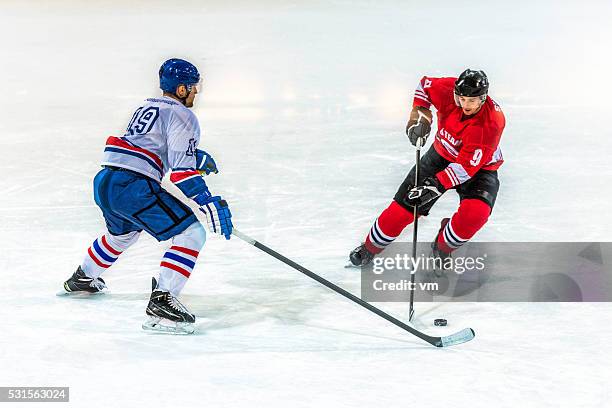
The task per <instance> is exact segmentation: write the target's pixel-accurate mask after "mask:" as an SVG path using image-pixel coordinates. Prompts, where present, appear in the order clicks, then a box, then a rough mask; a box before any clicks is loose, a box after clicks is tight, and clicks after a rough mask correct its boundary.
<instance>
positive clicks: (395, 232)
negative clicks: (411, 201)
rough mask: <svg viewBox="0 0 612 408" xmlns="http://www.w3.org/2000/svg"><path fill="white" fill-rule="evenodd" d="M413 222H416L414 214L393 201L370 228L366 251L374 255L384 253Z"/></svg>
mask: <svg viewBox="0 0 612 408" xmlns="http://www.w3.org/2000/svg"><path fill="white" fill-rule="evenodd" d="M412 221H414V215H413V214H412V212H410V211H408V210H407V209H405V208H404V207H402V206H401V205H399V204H398V203H397V202H396V201H392V202H391V204H390V205H389V207H387V208H386V209H385V210H384V211H383V212H382V213H381V214H380V215H379V216H378V218H377V219H376V220H375V221H374V225H372V228H370V232H369V234H368V236H367V237H366V240H365V246H366V249H367V250H368V251H370V252H371V253H373V254H378V253H380V252H382V251H383V249H385V248H386V247H387V245H389V244H390V243H392V242H393V241H395V239H396V238H397V237H398V236H399V235H400V234H401V233H402V231H403V230H404V228H406V227H407V226H408V225H409V224H411V223H412Z"/></svg>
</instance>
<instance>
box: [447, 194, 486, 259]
mask: <svg viewBox="0 0 612 408" xmlns="http://www.w3.org/2000/svg"><path fill="white" fill-rule="evenodd" d="M490 214H491V207H489V205H488V204H487V203H485V202H484V201H482V200H478V199H475V198H468V199H465V200H462V201H461V203H460V204H459V208H458V209H457V212H456V213H455V214H453V217H452V218H451V220H450V222H448V223H447V224H446V227H444V228H443V229H442V230H441V231H440V232H439V233H438V239H437V241H438V248H440V249H441V250H442V251H444V252H446V253H447V254H450V253H451V252H453V251H454V250H455V249H457V248H459V247H460V246H461V245H463V244H465V243H466V242H467V241H469V240H470V238H472V237H473V236H474V235H475V234H476V233H477V232H478V230H480V229H481V228H482V227H483V226H484V225H485V224H486V222H487V220H488V219H489V215H490Z"/></svg>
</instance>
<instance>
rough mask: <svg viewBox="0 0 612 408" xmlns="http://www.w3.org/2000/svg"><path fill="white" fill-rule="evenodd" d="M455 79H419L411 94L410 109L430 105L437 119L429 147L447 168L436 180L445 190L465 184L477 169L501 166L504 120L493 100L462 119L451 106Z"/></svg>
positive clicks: (460, 111)
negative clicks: (436, 127) (436, 129)
mask: <svg viewBox="0 0 612 408" xmlns="http://www.w3.org/2000/svg"><path fill="white" fill-rule="evenodd" d="M455 80H456V78H430V77H426V76H425V77H423V79H421V82H420V83H419V86H418V87H417V89H416V91H415V93H414V101H413V106H423V107H425V108H429V107H430V106H431V105H433V106H434V107H435V108H436V110H437V111H438V112H437V116H438V132H437V133H436V137H435V140H434V144H433V147H434V149H436V151H437V152H438V153H439V154H440V155H441V156H442V157H444V158H445V159H446V160H448V161H450V162H451V164H450V165H449V166H448V167H447V168H446V169H444V170H442V171H441V172H439V173H438V174H437V175H436V177H437V178H438V180H440V183H442V185H443V186H444V187H445V188H447V189H448V188H452V187H455V186H457V185H459V184H461V183H464V182H466V181H467V180H469V179H470V178H471V177H473V176H474V174H476V172H477V171H478V170H480V169H483V170H497V169H498V168H499V166H501V164H502V163H503V161H504V160H503V157H502V153H501V149H500V147H499V140H500V139H501V135H502V132H503V130H504V127H505V126H506V119H505V118H504V114H503V113H502V111H501V108H500V107H499V105H497V104H496V103H495V102H494V101H493V99H491V98H490V97H488V96H487V100H486V101H485V103H484V104H483V105H482V107H481V108H480V110H479V111H478V112H477V113H476V114H475V115H471V116H469V117H465V116H464V114H463V111H462V109H461V107H459V106H457V104H456V103H455V96H454V86H455Z"/></svg>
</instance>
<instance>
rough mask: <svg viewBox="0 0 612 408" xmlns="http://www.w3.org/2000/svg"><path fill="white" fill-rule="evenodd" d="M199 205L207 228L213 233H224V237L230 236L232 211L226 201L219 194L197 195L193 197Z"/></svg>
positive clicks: (228, 237)
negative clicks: (211, 195)
mask: <svg viewBox="0 0 612 408" xmlns="http://www.w3.org/2000/svg"><path fill="white" fill-rule="evenodd" d="M194 200H195V202H197V203H198V204H199V205H200V211H202V212H203V213H204V214H205V215H206V221H207V224H208V230H209V231H210V232H212V233H213V234H219V235H224V236H225V239H230V237H231V236H232V228H233V225H232V213H231V212H230V210H229V206H228V205H227V201H225V200H223V199H222V198H221V197H220V196H214V197H210V196H206V195H202V194H201V195H199V196H197V197H195V198H194Z"/></svg>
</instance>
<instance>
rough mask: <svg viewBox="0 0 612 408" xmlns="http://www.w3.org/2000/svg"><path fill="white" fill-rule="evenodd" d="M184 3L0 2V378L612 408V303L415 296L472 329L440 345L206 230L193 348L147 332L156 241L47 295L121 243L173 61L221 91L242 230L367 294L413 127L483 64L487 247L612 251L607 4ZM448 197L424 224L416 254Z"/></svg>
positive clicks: (73, 388)
mask: <svg viewBox="0 0 612 408" xmlns="http://www.w3.org/2000/svg"><path fill="white" fill-rule="evenodd" d="M170 3H171V2H161V1H147V2H137V3H134V2H132V4H131V5H129V6H128V5H126V4H124V2H119V1H116V2H115V1H104V2H87V3H85V2H82V3H81V2H69V1H58V2H53V3H50V2H42V1H41V2H35V1H32V2H18V1H14V2H11V1H5V2H2V4H0V44H1V45H2V47H1V49H2V53H3V58H2V71H1V72H2V79H3V81H2V83H3V97H2V98H1V99H0V115H1V119H0V134H1V137H0V151H1V152H2V157H3V160H2V161H1V162H0V174H1V177H0V220H1V222H0V232H1V234H0V248H2V256H1V257H0V299H2V307H1V308H0V319H1V321H2V327H3V329H2V334H1V335H0V367H1V369H0V386H70V399H71V402H70V405H71V406H79V407H81V406H83V407H92V408H93V407H109V406H116V407H128V406H129V407H166V406H174V407H194V406H202V407H264V406H274V407H276V406H278V407H286V406H291V407H328V406H329V407H407V406H410V407H432V408H433V407H448V406H452V407H468V406H469V407H492V406H496V407H513V408H514V407H527V406H528V407H603V406H609V404H610V400H611V397H612V395H611V393H610V391H609V389H610V381H611V380H612V374H611V372H610V367H611V363H612V359H611V358H610V353H609V350H608V345H609V339H610V337H611V336H612V326H611V325H610V324H609V320H610V315H611V313H612V306H611V305H610V304H606V303H600V304H589V303H580V304H576V303H565V304H559V303H540V304H527V303H446V304H431V303H421V304H418V305H417V321H416V322H415V325H416V327H417V328H419V329H421V330H425V331H427V332H428V333H432V334H436V335H440V334H446V333H449V332H451V331H456V330H458V329H461V328H463V327H468V326H470V327H473V328H474V329H475V331H476V338H475V339H474V340H473V341H472V342H470V343H467V344H464V345H462V346H457V347H454V348H450V349H435V348H433V347H430V346H428V345H427V344H425V343H423V342H421V341H420V340H418V339H416V338H414V337H412V336H410V335H409V334H407V333H405V332H403V331H402V330H400V329H399V328H396V327H395V326H392V325H390V324H389V323H387V322H385V321H384V320H382V319H379V318H378V317H376V316H374V315H372V314H370V313H368V312H367V311H365V310H363V309H361V308H359V307H358V306H356V305H354V304H352V303H351V302H349V301H346V300H345V299H343V298H341V297H340V296H338V295H336V294H335V293H333V292H330V291H329V290H327V289H326V288H324V287H321V286H320V285H318V284H317V283H316V282H314V281H312V280H310V279H308V278H306V277H305V276H303V275H301V274H299V273H298V272H296V271H294V270H292V269H290V268H288V267H287V266H285V265H283V264H282V263H280V262H278V261H276V260H274V259H273V258H271V257H269V256H267V255H265V254H263V253H262V252H260V251H258V250H257V249H255V248H253V247H250V246H248V245H246V244H245V243H243V242H241V241H239V240H237V239H232V240H231V241H229V242H226V241H225V240H223V239H220V238H217V237H212V236H209V240H208V242H207V244H206V247H205V249H204V251H203V252H202V254H201V256H200V259H199V262H198V265H197V266H196V269H195V271H194V273H193V275H192V277H191V279H190V282H189V283H188V285H187V286H186V288H185V291H184V295H183V297H182V299H183V300H184V303H185V304H187V305H188V306H189V307H191V308H192V310H193V311H194V312H195V313H196V315H197V316H198V322H197V325H198V327H197V333H196V334H195V335H193V336H186V337H179V336H164V335H151V334H147V333H144V332H142V331H141V329H140V324H141V323H142V321H143V318H144V308H145V306H146V302H147V299H148V296H149V290H150V277H151V276H154V275H156V274H157V269H158V264H159V259H160V257H161V255H162V254H163V252H164V249H165V248H166V245H165V244H163V243H162V244H160V243H157V242H156V241H155V240H153V239H152V238H150V237H145V236H143V237H141V240H140V241H139V243H138V244H136V245H135V246H134V247H133V248H131V249H129V250H128V251H127V253H126V254H124V255H123V257H122V258H121V259H120V260H119V261H118V262H117V263H116V265H115V266H113V268H112V269H110V270H109V271H108V272H107V273H105V275H104V278H105V279H106V280H107V283H108V285H109V287H110V290H111V293H110V294H108V295H107V296H104V297H96V298H94V299H74V298H68V299H67V298H58V297H56V296H55V292H56V291H57V290H59V288H60V286H61V283H62V281H63V280H65V279H66V278H67V277H68V276H69V275H70V274H71V273H72V272H73V270H74V269H75V267H76V266H77V265H78V264H79V263H80V262H81V260H82V258H83V255H84V252H85V250H86V249H87V247H88V245H90V243H91V241H93V240H94V239H95V238H96V237H97V236H98V235H100V234H101V233H102V232H103V231H104V224H103V221H102V218H101V216H100V213H99V211H98V209H97V207H96V206H95V205H94V203H93V198H92V178H93V176H94V175H95V173H96V172H97V171H98V169H99V162H100V159H101V156H102V150H103V146H104V142H105V139H106V137H107V136H108V135H110V134H115V135H116V134H121V133H122V130H123V129H124V128H125V126H126V124H127V122H128V121H129V118H130V117H131V115H132V112H133V110H134V109H135V108H136V107H138V105H139V103H140V102H141V100H143V99H145V98H147V97H150V96H154V95H157V94H158V90H157V87H156V82H157V69H158V67H159V65H160V63H161V62H162V61H163V60H165V59H166V58H169V57H183V58H187V59H189V60H191V61H193V62H194V63H196V65H198V66H199V68H200V69H201V71H202V72H203V73H204V78H205V88H204V92H203V93H202V94H201V95H200V99H199V100H198V101H197V106H196V109H195V112H196V114H197V115H198V117H199V118H200V121H201V126H202V128H203V131H204V136H203V139H202V145H201V146H203V148H204V149H205V150H207V151H209V152H211V153H212V154H213V155H214V157H215V159H216V161H217V163H218V164H219V168H220V174H218V175H215V176H212V177H210V178H209V179H208V184H209V186H210V188H211V190H212V191H213V192H214V193H217V194H222V195H223V196H224V197H225V198H227V200H228V201H229V202H230V205H231V208H232V212H233V214H234V222H235V225H236V226H237V227H238V228H240V229H241V230H242V231H244V232H246V233H248V234H249V235H252V236H253V237H255V238H257V239H259V240H261V241H262V242H264V243H266V244H268V245H269V246H271V247H272V248H274V249H276V250H278V251H279V252H281V253H283V254H284V255H287V256H289V257H291V258H292V259H295V260H296V261H297V262H300V263H302V264H303V265H305V266H306V267H309V268H311V269H312V270H314V271H315V272H317V273H320V274H321V275H322V276H324V277H326V278H327V279H329V280H331V281H333V282H335V283H337V284H339V285H341V286H343V287H344V288H346V289H348V290H350V291H352V292H353V293H357V294H358V293H359V274H358V272H356V271H354V270H347V269H344V268H343V264H344V263H345V258H346V256H347V254H348V251H349V250H351V249H352V248H353V247H354V246H355V245H356V244H357V243H359V241H360V240H361V239H363V238H364V236H365V234H366V232H367V230H368V228H369V227H370V223H371V222H372V220H373V219H374V218H375V217H376V216H377V215H378V213H379V212H380V211H381V210H382V209H383V208H385V207H386V206H387V205H388V203H389V201H390V199H391V197H392V196H393V194H394V193H395V191H396V188H397V186H398V185H399V183H400V182H401V181H402V180H403V178H404V176H405V174H406V173H407V171H408V170H409V168H410V166H412V164H413V162H414V149H413V148H412V146H411V145H410V144H409V142H408V140H407V138H406V136H405V135H404V126H405V122H406V118H407V114H408V110H409V106H410V103H411V95H412V92H413V89H414V87H415V85H416V84H417V82H418V80H419V79H420V78H421V76H422V75H425V74H427V75H432V76H436V75H438V76H450V75H457V74H458V73H460V72H461V71H462V70H463V69H465V68H466V67H472V68H481V69H484V70H485V71H486V72H487V74H488V75H489V78H490V81H491V89H490V94H491V96H492V97H493V98H494V99H495V100H496V101H497V102H499V103H500V105H501V106H502V108H503V110H504V112H505V114H506V117H507V122H508V125H507V128H506V131H505V133H504V137H503V139H502V147H503V150H504V156H505V159H506V162H505V164H504V165H503V166H502V168H501V170H500V179H501V183H502V187H501V191H500V194H499V197H498V201H497V204H496V208H495V211H494V212H493V215H492V217H491V219H490V221H489V224H488V225H487V226H486V227H485V228H484V229H483V230H482V231H481V232H480V233H479V234H478V235H477V236H476V239H478V240H482V241H606V240H609V228H610V226H611V225H612V224H611V219H610V218H611V217H610V211H609V203H610V198H611V194H610V192H609V189H608V188H607V187H606V186H607V185H608V184H609V182H610V180H611V179H612V177H611V176H612V170H611V166H610V164H609V157H610V152H612V139H611V138H610V130H609V127H608V126H607V125H608V120H607V118H608V117H609V109H608V106H607V103H608V99H609V95H610V94H611V93H612V86H611V84H610V81H609V80H608V76H609V73H610V72H611V71H612V64H611V62H610V60H611V58H610V55H609V45H610V41H611V40H612V28H611V26H610V24H609V21H610V17H611V16H612V6H611V4H610V2H604V1H601V2H596V1H587V2H562V1H538V2H528V1H512V2H509V1H508V2H485V1H472V2H469V3H467V2H466V3H464V2H456V1H435V2H416V1H382V2H366V1H353V2H349V1H333V2H295V1H288V2H270V1H265V2H257V5H255V4H253V3H252V2H246V1H244V2H217V1H215V2H185V1H184V2H180V4H179V3H176V4H174V5H172V4H170ZM51 4H52V5H51ZM168 188H169V189H172V186H168ZM172 191H177V190H172ZM457 202H458V200H457V197H456V195H454V194H447V196H445V197H444V198H443V199H442V200H441V201H440V202H439V203H438V205H437V206H436V207H435V208H434V210H433V211H432V213H431V215H430V216H429V217H428V218H427V219H425V220H424V221H422V222H421V224H420V229H419V231H420V237H421V238H422V239H423V240H424V241H429V240H431V239H432V237H433V235H434V234H435V232H436V231H437V228H438V225H439V220H440V218H442V217H444V216H449V215H450V214H452V212H453V211H454V209H455V207H456V205H457ZM411 233H412V231H411V230H410V229H408V230H406V231H405V234H404V236H403V238H404V239H405V240H407V241H409V240H410V239H411ZM517 256H520V254H517ZM608 264H609V262H608ZM377 305H378V306H380V307H381V308H383V309H384V310H386V311H388V312H390V313H392V314H394V315H396V316H398V317H399V318H402V319H406V318H407V305H406V304H402V303H395V304H382V303H380V304H377ZM437 317H445V318H447V319H448V320H449V326H448V327H447V328H437V327H433V326H432V320H433V319H434V318H437ZM7 406H9V404H7ZM19 406H23V407H25V406H28V404H22V405H19ZM34 406H38V405H34Z"/></svg>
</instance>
